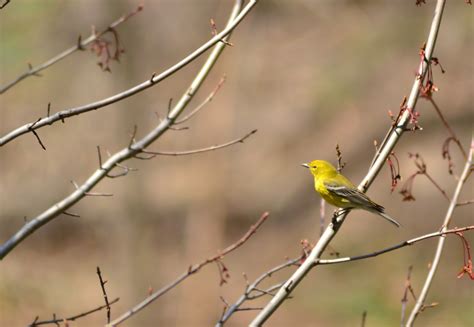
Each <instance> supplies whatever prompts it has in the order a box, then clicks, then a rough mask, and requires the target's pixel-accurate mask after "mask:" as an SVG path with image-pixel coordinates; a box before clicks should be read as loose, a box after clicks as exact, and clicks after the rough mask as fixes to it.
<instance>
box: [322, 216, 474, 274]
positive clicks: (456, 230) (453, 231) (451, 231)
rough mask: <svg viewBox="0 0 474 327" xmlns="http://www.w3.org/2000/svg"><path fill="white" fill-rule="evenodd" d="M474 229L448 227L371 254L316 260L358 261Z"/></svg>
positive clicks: (469, 227) (325, 262) (332, 262)
mask: <svg viewBox="0 0 474 327" xmlns="http://www.w3.org/2000/svg"><path fill="white" fill-rule="evenodd" d="M472 229H474V225H471V226H466V227H461V228H454V229H447V230H445V231H439V232H434V233H429V234H426V235H423V236H419V237H416V238H412V239H410V240H407V241H404V242H402V243H399V244H396V245H393V246H391V247H388V248H385V249H383V250H378V251H375V252H372V253H369V254H363V255H357V256H352V257H345V258H337V259H318V260H316V261H315V263H314V264H315V265H331V264H336V263H343V262H350V261H357V260H363V259H367V258H374V257H376V256H379V255H381V254H384V253H388V252H391V251H394V250H398V249H401V248H403V247H405V246H409V245H413V244H415V243H418V242H420V241H424V240H427V239H429V238H433V237H441V239H444V237H443V236H445V235H448V234H456V233H459V232H464V231H469V230H472Z"/></svg>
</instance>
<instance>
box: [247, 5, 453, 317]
mask: <svg viewBox="0 0 474 327" xmlns="http://www.w3.org/2000/svg"><path fill="white" fill-rule="evenodd" d="M444 5H445V0H438V1H437V4H436V8H435V14H434V17H433V21H432V23H431V29H430V33H429V36H428V40H427V42H426V48H425V57H426V60H421V62H420V66H419V69H418V74H417V76H416V78H415V81H414V83H413V86H412V90H411V93H410V96H409V98H408V101H407V103H406V108H409V110H404V112H403V114H401V115H400V117H399V119H398V121H397V122H396V124H395V125H394V126H391V127H390V131H389V132H388V134H387V137H386V138H385V140H384V141H383V142H382V144H381V147H380V148H379V151H378V152H377V154H376V155H375V158H374V160H373V164H372V165H371V167H370V169H369V172H368V173H367V175H366V176H365V178H364V179H363V180H362V182H361V183H360V184H359V189H360V190H361V191H366V190H367V189H368V188H369V186H370V184H371V183H372V182H373V181H374V180H375V178H376V177H377V175H378V173H379V172H380V170H381V169H382V167H383V165H384V164H385V161H386V159H387V158H388V156H389V155H390V153H392V151H393V149H394V147H395V145H396V144H397V142H398V140H399V139H400V137H401V136H402V135H403V133H404V132H405V130H406V126H407V125H408V123H409V122H410V120H411V115H412V114H413V112H414V110H415V106H416V102H417V100H418V97H419V94H420V90H421V88H422V86H423V81H424V79H425V76H426V73H427V71H428V69H429V65H430V62H431V57H432V54H433V50H434V46H435V43H436V38H437V35H438V30H439V26H440V24H441V17H442V15H443V9H444ZM347 214H348V211H345V212H344V213H342V212H340V214H339V215H336V216H335V217H334V219H333V221H332V222H331V223H330V224H329V225H328V227H327V228H326V230H325V231H324V233H323V235H322V236H321V237H320V239H319V241H318V242H317V244H316V246H315V247H314V248H313V250H312V251H311V253H310V255H309V257H308V258H307V259H306V261H305V262H304V263H303V264H302V265H301V266H300V268H298V269H297V270H296V272H295V273H294V274H293V275H292V276H291V277H290V278H289V279H288V280H287V281H286V283H285V284H284V285H283V286H282V287H281V288H280V290H279V291H278V293H277V294H276V295H275V296H274V297H273V298H272V299H271V301H270V302H269V303H268V304H267V305H266V306H265V308H264V309H263V310H262V311H261V312H260V313H259V314H258V315H257V317H256V318H255V319H254V320H253V321H252V322H251V324H250V326H261V325H262V324H263V323H264V322H265V321H267V319H268V318H270V316H271V315H272V314H273V312H274V311H275V310H276V309H277V308H278V307H279V306H280V305H281V304H282V303H283V301H284V300H285V299H286V298H287V297H288V296H289V295H290V294H291V292H292V291H293V290H294V289H295V288H296V287H297V286H298V284H299V283H300V282H301V281H302V280H303V278H304V277H305V276H306V274H308V272H309V271H310V270H311V269H312V267H313V262H314V261H316V260H317V259H318V258H320V256H321V254H322V253H323V251H324V250H325V249H326V247H327V246H328V245H329V243H330V242H331V240H332V239H333V237H334V236H335V235H336V234H337V231H338V230H339V228H340V227H341V225H342V223H343V222H344V219H345V217H346V216H347Z"/></svg>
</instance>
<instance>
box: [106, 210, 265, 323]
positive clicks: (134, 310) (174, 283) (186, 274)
mask: <svg viewBox="0 0 474 327" xmlns="http://www.w3.org/2000/svg"><path fill="white" fill-rule="evenodd" d="M268 216H269V213H268V212H265V213H263V214H262V215H261V216H260V218H259V219H258V221H257V222H256V223H255V224H254V225H252V226H250V228H249V230H248V231H247V232H246V233H245V234H244V235H243V236H242V237H241V238H240V239H239V240H237V241H236V242H234V243H232V244H231V245H229V246H228V247H226V248H225V249H224V250H222V251H219V252H218V253H217V254H216V255H215V256H213V257H210V258H207V259H205V260H203V261H201V262H200V263H198V264H195V265H191V266H189V268H188V269H187V270H186V272H184V273H183V274H181V275H180V276H179V277H178V278H176V279H175V280H174V281H172V282H171V283H169V284H168V285H166V286H165V287H163V288H161V289H159V290H157V291H156V292H154V293H152V294H150V295H149V296H148V297H147V298H145V299H144V300H143V301H142V302H140V303H138V304H137V305H135V306H134V307H133V308H132V309H130V310H128V311H127V312H125V313H124V314H122V315H120V316H119V317H118V318H116V319H114V320H113V321H112V322H110V323H109V324H107V326H118V325H120V324H121V323H123V322H124V321H126V320H128V319H129V318H130V317H131V316H133V315H134V314H136V313H137V312H139V311H141V310H142V309H144V308H145V307H147V306H148V305H150V304H151V303H152V302H154V301H155V300H156V299H158V298H159V297H161V296H162V295H164V294H166V293H167V292H168V291H169V290H171V289H173V288H174V287H176V286H177V285H179V284H180V283H181V282H182V281H184V280H185V279H187V278H188V277H190V276H191V275H193V274H195V273H197V272H198V271H199V270H200V269H201V268H202V267H204V266H206V265H208V264H210V263H213V262H217V261H219V260H221V259H222V258H223V257H224V256H226V255H227V254H229V253H230V252H232V251H234V250H236V249H238V248H239V247H240V246H242V245H243V244H244V243H245V242H247V241H248V239H249V238H250V237H252V235H253V234H255V233H256V232H257V230H258V228H259V227H260V226H261V225H262V224H263V223H264V222H265V221H266V220H267V218H268Z"/></svg>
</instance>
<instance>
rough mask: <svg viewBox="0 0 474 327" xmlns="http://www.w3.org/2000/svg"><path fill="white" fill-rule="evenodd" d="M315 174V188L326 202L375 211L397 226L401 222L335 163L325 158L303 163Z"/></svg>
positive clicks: (338, 205)
mask: <svg viewBox="0 0 474 327" xmlns="http://www.w3.org/2000/svg"><path fill="white" fill-rule="evenodd" d="M302 166H303V167H306V168H309V170H310V171H311V174H313V176H314V188H315V190H316V192H318V193H319V194H320V195H321V196H322V197H323V199H324V200H326V202H328V203H329V204H332V205H333V206H336V207H339V208H343V209H363V210H367V211H369V212H372V213H375V214H377V215H379V216H381V217H383V218H385V219H387V220H388V221H389V222H391V223H392V224H394V225H395V226H397V227H400V224H399V223H398V222H397V221H396V220H395V219H393V218H392V217H390V216H389V215H387V214H386V213H385V208H384V207H382V206H381V205H379V204H377V203H375V202H374V201H372V200H371V199H370V198H369V197H368V196H367V195H365V193H362V192H361V191H359V190H358V189H357V187H355V186H354V184H352V182H351V181H350V180H348V179H347V178H346V177H344V176H343V175H341V174H340V173H339V172H338V171H337V170H336V168H334V166H333V165H331V164H330V163H329V162H327V161H324V160H314V161H311V162H310V163H308V164H306V163H304V164H302Z"/></svg>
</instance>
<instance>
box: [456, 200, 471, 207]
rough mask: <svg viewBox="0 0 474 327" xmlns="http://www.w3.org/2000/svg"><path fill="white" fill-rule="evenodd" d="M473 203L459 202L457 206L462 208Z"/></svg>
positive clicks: (469, 201)
mask: <svg viewBox="0 0 474 327" xmlns="http://www.w3.org/2000/svg"><path fill="white" fill-rule="evenodd" d="M473 203H474V200H468V201H463V202H458V203H456V206H458V207H460V206H465V205H469V204H473Z"/></svg>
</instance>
